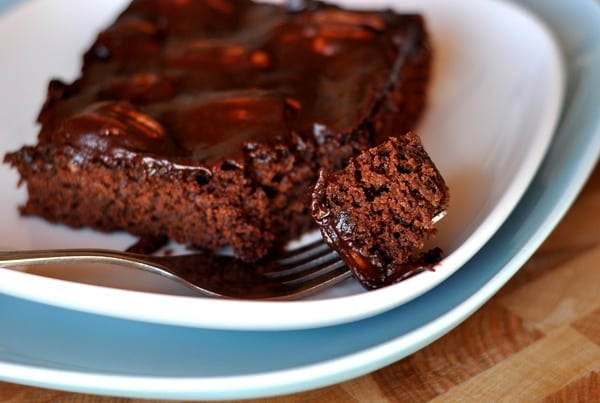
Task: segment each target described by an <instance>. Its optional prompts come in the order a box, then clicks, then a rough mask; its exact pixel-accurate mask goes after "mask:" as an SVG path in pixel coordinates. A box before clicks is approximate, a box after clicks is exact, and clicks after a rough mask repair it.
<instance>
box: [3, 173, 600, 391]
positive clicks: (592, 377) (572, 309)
mask: <svg viewBox="0 0 600 403" xmlns="http://www.w3.org/2000/svg"><path fill="white" fill-rule="evenodd" d="M25 401H27V402H55V401H56V402H65V401H68V402H103V403H108V402H136V400H135V399H120V398H110V397H99V396H91V395H81V394H75V393H66V392H61V391H53V390H47V389H39V388H33V387H28V386H21V385H15V384H9V383H1V382H0V402H25ZM307 401H310V402H355V401H359V402H384V403H385V402H425V401H435V402H498V401H505V402H538V401H542V402H600V166H598V167H596V170H595V172H594V174H593V176H592V177H591V179H590V180H589V182H588V184H587V186H586V187H585V189H584V190H583V192H582V194H580V195H579V197H578V199H577V201H576V203H575V204H574V206H573V207H572V209H571V210H570V212H569V213H568V214H567V216H566V217H565V218H564V220H563V221H562V222H561V223H560V225H559V226H558V227H557V228H556V230H555V231H554V232H553V234H552V235H551V236H550V237H549V238H548V240H547V241H546V242H545V243H544V244H543V245H542V247H541V248H540V249H539V250H538V251H537V252H536V253H535V255H534V256H533V257H532V258H531V259H530V260H529V262H527V264H526V265H525V266H524V267H523V268H522V269H521V270H520V271H519V272H518V273H517V274H516V275H515V277H514V278H513V279H512V280H511V281H510V282H509V283H508V284H506V286H505V287H504V288H503V289H502V290H500V292H499V293H498V294H497V295H496V296H494V297H493V298H492V299H491V300H490V301H489V302H488V303H487V304H485V305H484V306H483V307H482V308H481V309H480V310H479V311H478V312H476V313H475V314H474V315H473V316H471V317H470V318H469V319H467V320H466V321H465V322H464V323H463V324H462V325H460V326H458V327H457V328H456V329H454V330H453V331H451V332H450V333H448V334H447V335H445V336H444V337H442V338H441V339H439V340H438V341H436V342H434V343H433V344H431V345H429V346H428V347H426V348H424V349H422V350H421V351H418V352H416V353H414V354H413V355H411V356H409V357H407V358H405V359H403V360H401V361H398V362H396V363H394V364H392V365H390V366H388V367H386V368H383V369H381V370H379V371H376V372H374V373H372V374H369V375H365V376H363V377H361V378H358V379H354V380H351V381H347V382H344V383H342V384H339V385H334V386H330V387H327V388H323V389H319V390H314V391H309V392H305V393H299V394H295V395H290V396H282V397H278V398H271V399H261V400H254V401H253V402H263V403H264V402H269V403H270V402H307ZM140 402H142V401H140Z"/></svg>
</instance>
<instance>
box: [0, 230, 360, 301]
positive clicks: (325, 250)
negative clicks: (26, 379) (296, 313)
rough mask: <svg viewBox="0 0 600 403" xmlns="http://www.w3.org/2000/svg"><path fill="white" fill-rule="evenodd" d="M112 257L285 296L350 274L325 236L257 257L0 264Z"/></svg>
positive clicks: (7, 255)
mask: <svg viewBox="0 0 600 403" xmlns="http://www.w3.org/2000/svg"><path fill="white" fill-rule="evenodd" d="M64 263H109V264H113V265H120V266H127V267H132V268H137V269H142V270H145V271H147V272H151V273H155V274H158V275H160V276H163V277H167V278H169V279H171V280H175V281H177V282H179V283H181V284H183V285H185V286H187V287H188V288H191V289H192V290H194V291H196V292H197V293H199V294H201V295H203V296H211V297H227V298H237V299H252V300H258V299H271V300H285V299H294V298H299V297H302V296H305V295H308V294H311V293H314V292H316V291H319V290H322V289H324V288H326V287H330V286H332V285H334V284H337V283H339V282H340V281H342V280H344V279H346V278H348V277H350V276H351V274H350V271H349V269H348V268H347V266H346V265H345V264H344V262H343V261H342V259H341V258H340V257H339V255H338V254H337V252H335V251H333V250H332V249H330V248H329V247H328V246H327V245H326V244H325V243H324V242H323V241H322V240H318V241H315V242H313V243H312V244H309V245H306V246H303V247H300V248H296V249H293V250H290V251H287V252H282V253H280V254H278V255H275V256H273V257H270V258H268V259H263V260H261V261H258V262H256V263H244V262H240V261H238V260H236V259H234V258H232V257H229V256H221V255H214V254H209V253H193V254H184V255H167V256H155V255H142V254H136V253H129V252H121V251H113V250H104V249H56V250H28V251H2V252H0V267H19V266H29V265H43V264H64Z"/></svg>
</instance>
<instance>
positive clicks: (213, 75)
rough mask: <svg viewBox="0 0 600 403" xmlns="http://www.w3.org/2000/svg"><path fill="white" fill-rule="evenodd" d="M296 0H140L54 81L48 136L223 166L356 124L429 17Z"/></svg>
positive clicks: (89, 148) (45, 123)
mask: <svg viewBox="0 0 600 403" xmlns="http://www.w3.org/2000/svg"><path fill="white" fill-rule="evenodd" d="M292 3H293V4H291V3H290V4H288V7H284V6H276V5H271V4H261V5H259V6H253V7H250V4H251V3H250V2H249V1H247V0H205V1H192V0H187V1H177V2H170V1H162V0H134V1H133V2H132V3H131V5H130V6H129V7H128V9H127V10H125V11H124V12H123V13H122V15H121V16H120V17H119V18H118V20H117V22H116V23H115V24H114V25H112V26H111V27H110V28H108V29H106V30H105V31H103V32H102V33H101V34H100V35H99V36H98V37H97V39H96V41H95V43H94V44H93V46H92V47H91V49H90V51H89V52H88V53H87V54H86V55H85V57H84V66H83V69H82V75H81V77H80V78H79V79H78V80H76V81H75V82H73V83H72V84H65V83H62V82H60V81H56V80H55V81H53V82H51V84H50V87H49V91H48V97H47V101H46V103H45V105H44V108H43V109H42V112H41V113H40V116H39V121H40V122H41V124H42V129H41V131H40V135H39V139H40V142H41V143H44V142H53V143H55V144H66V145H70V146H74V147H77V148H79V149H81V150H86V152H87V153H89V154H94V155H95V154H98V155H100V154H103V153H104V154H107V153H108V154H111V153H115V151H118V152H120V153H122V152H123V151H126V152H129V153H131V152H133V153H143V154H144V155H149V156H153V157H154V158H158V159H160V158H164V159H166V160H174V161H179V163H181V162H182V161H183V162H185V163H186V164H192V165H216V164H217V163H219V162H222V161H237V162H241V161H242V159H243V153H244V149H245V147H247V146H248V145H249V144H250V145H251V144H253V143H267V144H268V143H270V142H273V141H279V142H281V141H284V142H285V141H288V139H289V138H290V136H300V138H302V140H303V141H305V142H306V141H309V142H311V141H312V142H314V141H319V139H322V138H323V137H326V136H327V134H328V133H349V132H351V131H352V130H355V129H356V128H357V127H359V125H360V124H361V122H363V121H364V120H365V119H366V118H367V116H369V114H370V113H372V112H373V109H374V108H375V105H376V104H377V102H378V101H379V99H378V97H381V96H382V94H384V93H385V91H384V89H385V88H386V86H387V85H389V84H390V83H388V82H387V80H389V77H391V76H393V74H391V72H392V71H393V69H394V68H395V63H396V60H395V59H396V56H397V55H398V48H399V47H407V46H410V44H407V42H408V41H407V40H406V37H407V35H408V31H409V30H410V29H419V27H420V24H419V23H416V24H410V23H408V24H407V22H410V21H413V20H414V21H415V22H420V17H419V16H416V15H408V16H407V15H403V16H399V15H396V14H394V13H392V12H388V11H385V12H367V11H365V12H355V11H352V12H350V11H345V10H341V9H338V8H336V7H333V6H329V5H324V4H322V3H318V2H315V1H309V2H306V1H304V2H292ZM257 21H260V24H258V23H257ZM350 67H351V68H350Z"/></svg>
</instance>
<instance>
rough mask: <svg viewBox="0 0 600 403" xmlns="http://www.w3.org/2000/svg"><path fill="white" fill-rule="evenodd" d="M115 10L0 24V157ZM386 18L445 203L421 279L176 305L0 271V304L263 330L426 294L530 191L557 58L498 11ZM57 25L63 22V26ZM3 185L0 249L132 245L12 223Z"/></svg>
mask: <svg viewBox="0 0 600 403" xmlns="http://www.w3.org/2000/svg"><path fill="white" fill-rule="evenodd" d="M123 3H124V1H121V0H112V1H102V2H100V1H95V2H70V1H61V0H53V1H51V0H45V1H43V0H38V1H35V2H31V3H28V4H25V5H24V6H22V7H20V8H19V9H17V10H15V11H14V12H12V13H9V14H8V15H6V16H4V18H3V19H2V20H0V37H2V38H11V40H10V41H2V42H1V43H0V54H2V55H3V62H2V64H1V65H0V80H1V85H2V88H3V91H2V94H3V96H2V97H1V99H0V133H1V136H2V137H1V138H0V150H2V151H7V150H13V149H16V148H18V147H19V146H20V145H21V144H22V143H25V142H29V143H31V142H33V141H34V139H35V134H36V128H35V126H34V125H33V124H32V122H33V121H34V118H35V115H36V113H37V111H38V109H39V106H40V103H41V101H42V100H43V96H44V90H45V85H46V83H47V81H48V79H49V78H50V77H51V76H56V75H58V76H59V77H62V78H64V79H68V80H70V79H72V78H73V77H75V75H76V74H77V71H78V68H79V58H80V55H81V54H82V52H83V51H84V50H85V49H86V48H87V47H88V46H89V43H90V41H91V40H92V38H93V37H94V35H95V33H96V32H97V31H98V30H99V29H100V28H101V27H103V26H105V25H106V24H107V23H109V22H110V21H111V20H112V19H113V18H114V15H115V13H116V12H117V11H118V10H120V9H121V7H122V5H123ZM344 3H345V4H349V5H354V6H364V5H365V4H368V5H369V7H379V6H381V7H383V6H384V5H386V4H388V3H385V2H381V1H378V2H368V3H367V2H365V1H362V2H361V1H346V2H344ZM396 8H397V9H399V10H402V11H420V12H423V13H424V14H425V15H426V17H427V21H428V26H429V29H430V31H431V35H432V38H433V44H434V49H435V54H436V63H435V71H434V79H433V86H432V92H431V102H430V109H429V112H428V114H427V116H426V118H425V120H424V122H423V124H422V126H421V128H420V130H419V133H420V135H421V136H422V138H423V141H424V143H425V146H426V148H427V149H428V151H429V152H430V154H431V155H432V158H433V159H434V161H436V163H437V165H438V166H439V168H440V170H441V172H442V173H443V175H444V176H445V177H446V179H447V182H448V184H449V187H450V189H451V192H452V200H451V207H450V210H449V212H448V215H447V218H446V219H444V220H443V221H442V223H441V225H440V231H439V238H438V239H437V240H436V243H437V244H439V245H440V246H441V247H442V248H443V249H444V251H445V252H446V253H447V257H446V258H445V259H444V260H443V261H442V263H441V264H440V265H439V266H438V267H437V268H436V271H435V272H427V273H423V274H420V275H419V276H415V277H413V278H410V279H408V280H406V281H404V282H402V283H399V284H396V285H393V286H390V287H387V288H383V289H380V290H377V291H372V292H366V291H364V290H363V289H362V288H361V287H360V286H358V284H357V283H356V282H355V281H352V280H351V281H347V282H345V283H343V284H342V285H340V286H337V287H335V288H333V289H330V290H328V291H326V292H323V293H320V294H318V295H316V296H313V297H311V298H310V299H306V300H302V301H294V302H247V301H233V300H218V299H209V298H196V297H190V296H189V294H188V295H185V291H184V290H182V289H179V288H177V286H176V285H175V284H171V283H169V282H165V281H161V280H159V279H157V278H155V277H154V276H151V275H143V274H139V273H138V272H132V271H130V270H124V269H120V268H119V269H115V268H103V269H102V271H99V270H95V271H94V270H93V268H87V270H86V271H82V270H73V269H72V268H65V269H64V270H61V271H60V273H55V274H54V275H55V276H58V277H60V279H55V278H48V277H42V276H36V275H32V274H30V273H22V272H17V271H9V270H0V292H4V293H7V294H11V295H15V296H18V297H21V298H26V299H30V300H33V301H40V302H44V303H48V304H52V305H57V306H60V307H66V308H70V309H75V310H82V311H87V312H93V313H101V314H105V315H110V316H117V317H122V318H128V319H136V320H143V321H150V322H158V323H165V324H176V325H182V326H198V327H209V328H219V329H255V330H258V329H270V330H273V329H295V328H296V329H297V328H309V327H318V326H326V325H334V324H340V323H344V322H349V321H353V320H358V319H362V318H366V317H369V316H372V315H375V314H378V313H381V312H383V311H386V310H389V309H392V308H394V307H397V306H399V305H401V304H403V303H406V302H407V301H410V300H412V299H414V298H415V297H418V296H419V295H421V294H423V293H424V292H426V291H428V290H430V289H431V288H432V287H435V286H436V285H438V284H440V283H441V282H442V281H444V280H445V279H446V278H448V277H449V276H450V275H451V274H453V273H454V272H455V271H456V270H458V269H459V268H460V267H461V266H462V265H463V264H464V263H465V262H466V261H467V260H468V259H470V258H471V257H472V256H473V255H474V254H475V253H476V252H477V251H478V250H479V249H480V248H481V247H482V246H483V245H484V244H485V243H486V242H487V241H488V240H489V238H490V237H491V236H492V235H493V234H494V232H495V231H496V230H497V229H498V228H499V227H500V225H501V224H502V223H503V222H504V221H505V219H506V217H507V216H508V215H509V214H510V212H511V211H512V210H513V208H514V206H515V205H516V204H517V202H518V201H519V199H520V198H521V197H522V195H523V193H524V192H525V190H526V189H527V186H528V185H529V183H530V181H531V180H532V178H533V176H534V174H535V172H536V170H537V168H538V167H539V164H540V162H541V161H542V158H543V156H544V155H545V152H546V150H547V146H548V144H549V142H550V140H551V137H552V133H553V131H554V128H555V124H556V122H557V119H558V113H559V110H560V105H561V101H562V96H563V84H564V82H563V81H564V77H563V66H562V59H561V56H560V55H559V52H558V49H557V46H556V44H555V42H554V40H553V37H552V35H551V34H550V33H549V31H548V30H547V29H546V28H545V26H544V25H543V24H541V23H540V22H539V21H538V20H537V19H536V18H535V17H534V16H532V15H531V14H529V13H528V12H525V11H524V10H522V9H521V8H519V7H515V6H513V5H511V4H510V3H504V2H499V1H480V2H474V1H468V0H460V1H454V2H447V1H441V0H439V1H438V0H420V1H417V0H413V1H403V2H402V5H401V6H397V7H396ZM65 13H69V14H70V15H72V16H76V18H70V19H69V20H70V23H69V24H64V15H65ZM508 26H510V29H506V27H508ZM9 94H10V95H9ZM16 182H17V176H16V174H15V173H14V172H12V171H10V170H9V169H8V168H7V167H6V166H2V167H1V168H0V185H1V186H2V187H3V188H4V189H9V190H6V191H5V195H6V196H5V197H4V198H3V199H2V201H1V204H0V215H1V216H2V221H3V226H2V228H0V245H2V246H3V247H6V248H18V249H26V248H48V247H76V246H95V247H113V248H120V249H122V248H125V247H127V246H128V245H130V244H131V243H133V241H134V240H133V238H131V237H129V236H127V235H124V234H115V235H105V234H99V233H96V232H94V231H89V230H83V231H74V230H70V229H67V228H64V227H62V226H55V225H50V224H47V223H45V222H43V221H41V220H39V219H35V218H22V217H19V216H18V214H17V205H18V204H19V203H21V202H22V201H23V200H24V199H25V194H24V191H23V190H22V189H21V191H20V192H17V191H16V190H15V191H14V192H13V191H11V190H10V189H13V188H14V186H15V184H16ZM38 273H40V272H38ZM45 274H48V272H45ZM65 280H68V281H65ZM84 283H87V284H84ZM90 283H91V284H90ZM348 307H352V308H351V309H348Z"/></svg>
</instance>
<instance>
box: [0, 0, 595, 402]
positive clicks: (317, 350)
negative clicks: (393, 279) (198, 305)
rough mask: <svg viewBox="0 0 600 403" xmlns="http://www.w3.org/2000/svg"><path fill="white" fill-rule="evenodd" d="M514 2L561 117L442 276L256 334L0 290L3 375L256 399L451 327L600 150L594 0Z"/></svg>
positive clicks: (385, 356)
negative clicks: (561, 83) (108, 313)
mask: <svg viewBox="0 0 600 403" xmlns="http://www.w3.org/2000/svg"><path fill="white" fill-rule="evenodd" d="M522 4H524V5H526V6H527V7H530V8H531V9H532V10H533V11H535V12H536V13H537V14H538V15H539V16H540V17H541V18H543V19H544V21H545V22H546V23H547V24H549V26H550V27H551V28H552V30H553V33H554V34H555V35H556V36H557V38H558V39H559V42H560V43H561V46H562V51H563V53H564V55H565V60H567V61H568V63H567V72H568V75H567V76H568V87H567V92H566V98H565V106H564V108H563V110H562V115H561V116H562V118H561V120H560V125H559V128H558V130H557V132H556V135H555V137H554V139H553V141H552V144H551V147H550V149H549V152H548V155H547V158H546V159H545V161H544V163H543V164H542V166H541V168H540V170H539V172H538V174H537V175H536V177H535V179H534V181H533V182H532V184H531V186H530V187H529V189H528V190H527V192H526V193H525V195H524V196H523V199H522V200H521V202H520V203H519V204H518V206H517V208H516V209H515V211H514V212H513V213H512V214H511V216H510V217H509V218H508V220H507V221H506V222H505V223H504V224H503V226H502V227H501V228H500V229H499V231H498V232H497V233H496V234H495V235H494V236H493V237H492V238H491V240H490V241H489V242H488V243H487V244H486V245H485V246H484V247H483V248H482V249H481V250H480V251H479V252H478V253H477V254H476V255H475V256H474V257H473V259H471V260H470V261H469V262H468V263H467V264H465V265H464V267H463V268H462V269H461V270H459V271H458V272H456V273H455V274H454V275H452V276H450V277H449V278H448V280H447V281H444V282H443V283H442V284H440V285H439V286H437V287H435V288H434V289H433V290H431V291H429V292H427V293H425V294H423V295H422V296H420V297H418V298H416V299H414V300H413V301H411V302H409V303H407V304H404V305H402V306H400V307H398V308H395V309H392V310H390V311H388V312H386V313H384V314H381V315H378V316H374V317H371V318H368V319H365V320H362V321H357V322H352V323H347V324H343V325H339V326H332V327H324V328H317V329H305V330H296V331H263V332H253V331H222V330H209V329H198V328H190V327H176V326H165V325H159V324H151V323H142V322H137V321H128V320H122V319H115V318H109V317H105V316H100V315H90V314H86V313H81V312H76V311H73V310H66V309H60V308H57V307H51V306H47V305H44V304H39V303H35V302H32V301H26V300H22V299H19V298H15V297H11V296H8V295H6V294H0V323H2V331H1V332H0V379H2V380H6V381H12V382H20V383H25V384H30V385H37V386H43V387H50V388H58V389H65V390H72V391H79V392H85V393H95V394H107V395H113V396H126V397H144V398H154V399H174V400H183V399H194V400H200V399H241V398H252V397H264V396H272V395H280V394H286V393H292V392H297V391H302V390H308V389H314V388H318V387H322V386H326V385H330V384H333V383H337V382H342V381H345V380H347V379H350V378H353V377H357V376H360V375H362V374H365V373H368V372H371V371H374V370H376V369H378V368H381V367H383V366H385V365H388V364H390V363H392V362H394V361H396V360H399V359H401V358H403V357H405V356H407V355H409V354H411V353H412V352H414V351H416V350H418V349H420V348H421V347H423V346H425V345H427V344H429V343H431V342H432V341H434V340H435V339H437V338H438V337H440V336H441V335H443V334H444V333H446V332H448V331H449V330H450V329H452V328H453V327H455V326H457V325H458V324H459V323H460V322H461V321H463V320H464V319H465V318H467V317H468V316H469V315H470V314H471V313H472V312H474V311H475V310H476V309H477V308H478V307H479V306H481V305H482V304H483V303H484V302H485V301H487V300H488V299H489V298H490V297H491V296H492V295H493V294H494V293H495V292H496V291H497V290H498V289H499V288H500V287H502V285H503V284H504V283H505V282H506V281H508V279H509V278H510V277H511V276H512V275H513V274H514V273H515V272H516V271H517V270H518V269H519V268H520V267H521V265H522V264H523V263H524V262H525V261H526V260H527V259H528V258H529V256H531V254H532V253H533V252H534V251H535V250H536V249H537V247H538V246H539V245H540V244H541V243H542V241H543V240H544V239H545V238H546V237H547V235H548V234H549V233H550V232H551V231H552V229H553V228H554V227H555V226H556V224H557V222H558V221H559V220H560V219H561V218H562V217H563V215H564V213H565V212H566V211H567V209H568V208H569V206H570V205H571V204H572V202H573V200H574V199H575V197H576V196H577V194H578V192H579V191H580V189H581V188H582V186H583V184H584V183H585V181H586V179H587V178H588V176H589V174H590V172H591V171H592V169H593V168H594V166H595V164H596V162H597V160H598V155H599V153H600V117H599V116H598V113H597V100H598V99H600V43H599V42H598V40H597V39H598V37H600V9H598V6H597V4H596V3H595V2H594V1H592V0H582V1H580V2H577V3H576V4H575V3H572V2H565V1H563V0H545V1H543V2H541V1H538V0H523V1H522ZM573 26H577V28H578V29H577V30H574V29H573ZM440 301H443V302H442V303H440ZM40 335H42V336H40ZM165 340H168V341H170V342H169V343H165ZM267 352H270V354H268V353H267Z"/></svg>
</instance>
